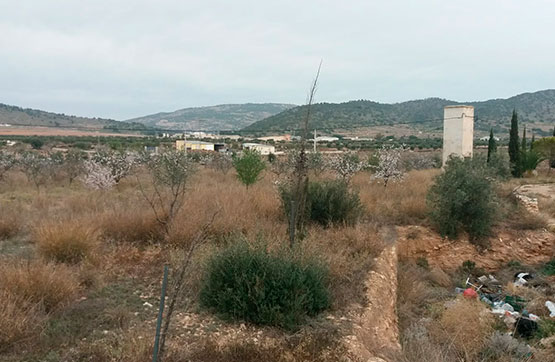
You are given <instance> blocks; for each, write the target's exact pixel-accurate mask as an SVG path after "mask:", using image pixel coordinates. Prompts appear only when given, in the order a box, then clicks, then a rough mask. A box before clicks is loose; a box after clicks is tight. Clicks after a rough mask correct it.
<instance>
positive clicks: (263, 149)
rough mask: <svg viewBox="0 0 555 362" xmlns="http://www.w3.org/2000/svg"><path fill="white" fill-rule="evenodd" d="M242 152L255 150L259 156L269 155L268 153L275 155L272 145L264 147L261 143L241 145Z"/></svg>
mask: <svg viewBox="0 0 555 362" xmlns="http://www.w3.org/2000/svg"><path fill="white" fill-rule="evenodd" d="M243 149H244V150H255V151H257V152H260V154H261V155H269V154H270V153H276V148H275V147H274V146H272V145H264V144H261V143H243Z"/></svg>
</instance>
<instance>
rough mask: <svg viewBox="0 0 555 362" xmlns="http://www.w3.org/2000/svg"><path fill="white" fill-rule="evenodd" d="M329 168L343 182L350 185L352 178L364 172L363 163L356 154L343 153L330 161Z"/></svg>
mask: <svg viewBox="0 0 555 362" xmlns="http://www.w3.org/2000/svg"><path fill="white" fill-rule="evenodd" d="M329 167H330V168H331V169H332V170H333V171H334V172H335V173H336V174H337V175H338V176H339V177H340V178H341V179H342V180H343V181H345V183H347V184H348V183H349V182H350V181H351V178H353V176H354V175H355V174H356V173H357V172H359V171H360V170H362V168H363V163H362V162H361V161H360V158H359V157H358V155H357V154H356V153H354V152H347V153H343V154H342V155H340V156H335V157H332V158H331V159H330V160H329Z"/></svg>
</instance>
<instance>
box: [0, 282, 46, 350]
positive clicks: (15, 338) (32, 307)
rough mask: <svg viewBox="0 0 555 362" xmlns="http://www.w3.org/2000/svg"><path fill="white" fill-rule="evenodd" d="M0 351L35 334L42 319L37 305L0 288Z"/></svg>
mask: <svg viewBox="0 0 555 362" xmlns="http://www.w3.org/2000/svg"><path fill="white" fill-rule="evenodd" d="M0 301H1V302H0V352H3V351H4V350H7V349H9V348H11V347H12V346H13V345H14V344H16V343H20V342H21V341H22V340H24V339H26V338H29V337H32V336H34V335H36V334H37V333H38V332H39V331H40V329H39V328H38V327H39V326H40V325H41V323H42V322H43V320H44V316H43V315H42V313H41V311H40V308H39V305H38V304H36V303H30V302H29V301H28V300H26V299H23V298H20V297H17V296H15V295H13V294H12V293H10V292H9V291H8V290H3V289H0Z"/></svg>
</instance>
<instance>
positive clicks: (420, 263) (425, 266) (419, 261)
mask: <svg viewBox="0 0 555 362" xmlns="http://www.w3.org/2000/svg"><path fill="white" fill-rule="evenodd" d="M416 265H418V266H419V267H421V268H423V269H426V270H430V264H429V263H428V259H426V257H424V256H419V257H418V258H416Z"/></svg>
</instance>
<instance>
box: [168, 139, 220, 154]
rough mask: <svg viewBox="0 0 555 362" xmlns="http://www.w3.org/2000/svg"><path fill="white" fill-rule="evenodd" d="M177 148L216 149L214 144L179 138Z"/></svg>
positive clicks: (176, 143)
mask: <svg viewBox="0 0 555 362" xmlns="http://www.w3.org/2000/svg"><path fill="white" fill-rule="evenodd" d="M175 149H176V150H178V151H214V144H213V143H210V142H202V141H189V140H177V141H175Z"/></svg>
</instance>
